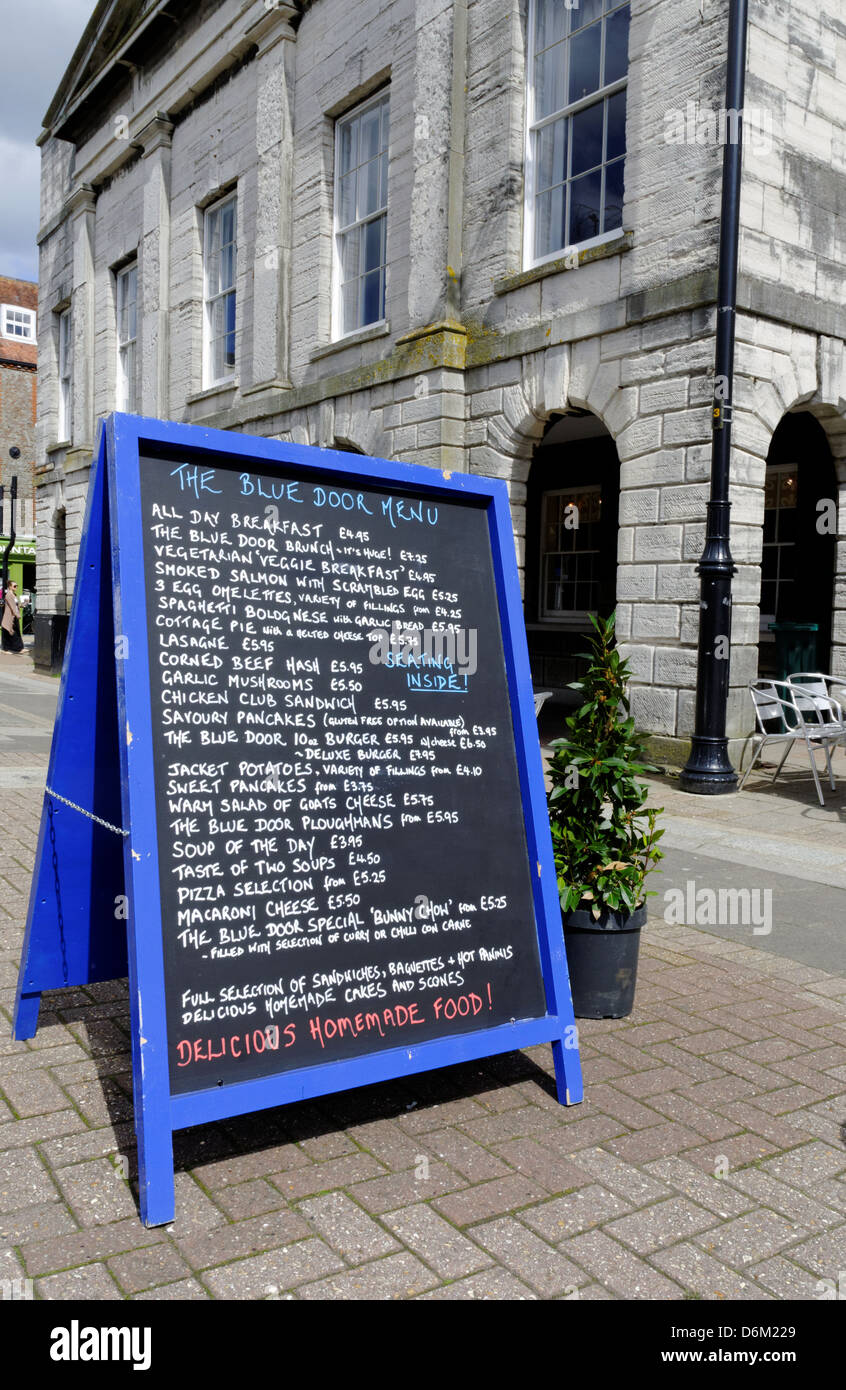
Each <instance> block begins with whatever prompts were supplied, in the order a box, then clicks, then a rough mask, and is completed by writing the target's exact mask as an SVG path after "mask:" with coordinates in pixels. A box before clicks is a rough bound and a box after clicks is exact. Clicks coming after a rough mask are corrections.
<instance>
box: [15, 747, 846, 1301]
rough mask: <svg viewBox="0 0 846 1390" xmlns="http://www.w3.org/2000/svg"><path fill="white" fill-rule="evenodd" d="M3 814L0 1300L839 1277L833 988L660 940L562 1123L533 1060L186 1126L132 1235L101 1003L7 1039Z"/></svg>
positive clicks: (572, 1292)
mask: <svg viewBox="0 0 846 1390" xmlns="http://www.w3.org/2000/svg"><path fill="white" fill-rule="evenodd" d="M7 761H8V765H9V766H14V765H15V761H16V760H15V758H14V757H10V758H9V759H8V760H7ZM33 762H34V759H33V756H32V755H27V758H24V757H23V755H21V765H22V766H23V764H24V763H26V765H27V766H32V765H33ZM24 780H25V779H24ZM3 808H4V821H5V827H6V832H5V835H4V839H3V845H2V854H3V858H2V861H0V1015H2V1018H0V1280H3V1279H19V1278H25V1279H31V1280H32V1281H33V1286H34V1292H35V1296H36V1297H38V1298H42V1299H58V1300H65V1299H73V1300H76V1299H99V1298H106V1299H118V1300H119V1299H124V1298H132V1299H149V1298H156V1299H175V1300H178V1299H209V1298H218V1299H220V1298H222V1299H282V1298H284V1299H417V1298H420V1299H424V1300H425V1299H460V1300H470V1299H486V1300H524V1299H528V1300H531V1299H569V1300H572V1299H581V1298H584V1299H607V1298H623V1299H670V1300H683V1299H699V1298H702V1299H726V1300H732V1299H762V1300H778V1299H781V1298H788V1297H789V1298H798V1299H801V1300H813V1299H814V1298H816V1297H819V1288H818V1282H819V1281H820V1280H823V1279H829V1280H833V1281H836V1280H837V1279H838V1276H839V1275H840V1273H841V1272H842V1271H844V1270H846V1004H845V1003H844V991H843V988H842V985H843V981H842V979H840V978H839V977H834V976H829V975H826V974H825V972H823V971H820V970H814V969H810V968H809V967H807V966H801V965H798V964H795V963H794V962H793V961H790V960H787V959H784V958H782V957H779V956H776V955H773V954H772V953H766V954H765V953H764V952H762V951H759V950H757V949H755V948H754V947H750V946H748V945H746V944H745V943H744V942H743V941H742V940H740V939H738V941H736V942H728V941H725V940H721V939H719V938H717V937H714V936H710V935H707V934H705V933H703V932H701V931H698V930H692V929H690V928H687V927H682V926H672V927H670V926H667V925H665V924H664V922H663V921H661V920H650V923H649V926H648V928H647V930H646V932H645V933H644V940H643V949H642V959H641V977H640V982H639V987H638V997H637V1007H636V1009H635V1012H634V1014H633V1016H632V1017H631V1018H630V1019H626V1020H619V1021H616V1022H614V1021H602V1022H583V1023H582V1024H581V1026H580V1036H581V1045H582V1055H583V1061H584V1069H585V1082H586V1095H587V1099H586V1100H585V1102H584V1103H583V1104H582V1105H580V1106H574V1107H572V1108H570V1109H562V1108H561V1107H559V1106H558V1105H557V1104H556V1103H555V1099H554V1090H553V1085H552V1062H551V1055H550V1050H549V1048H548V1047H538V1048H534V1049H532V1050H530V1051H529V1052H526V1053H518V1054H510V1055H508V1056H504V1057H498V1058H492V1059H490V1060H489V1061H487V1062H484V1063H473V1064H469V1065H464V1066H459V1067H453V1068H450V1069H448V1070H445V1071H443V1072H437V1073H430V1074H428V1075H425V1076H420V1077H409V1078H408V1079H407V1080H397V1081H393V1082H390V1083H384V1084H382V1085H379V1086H372V1087H368V1088H366V1089H364V1090H360V1091H355V1092H349V1093H346V1094H343V1095H338V1096H328V1097H326V1098H324V1099H322V1100H318V1101H309V1102H303V1103H301V1104H297V1105H292V1106H290V1107H285V1108H280V1109H278V1110H274V1111H270V1112H265V1113H263V1114H260V1115H252V1116H244V1117H241V1118H236V1119H233V1120H228V1121H226V1122H221V1123H218V1124H214V1125H207V1126H203V1127H201V1128H198V1129H195V1130H192V1131H188V1132H186V1133H184V1134H181V1135H177V1136H176V1140H175V1148H176V1158H177V1175H176V1188H177V1215H176V1219H175V1221H174V1222H173V1224H172V1225H171V1226H168V1227H166V1228H158V1229H156V1230H152V1231H146V1230H144V1228H143V1227H142V1226H141V1224H140V1221H139V1218H138V1214H137V1204H136V1187H135V1182H136V1161H135V1148H134V1138H133V1131H132V1124H131V1066H130V1056H129V1016H128V1007H127V998H126V987H125V983H123V982H116V983H108V984H103V985H97V986H91V987H89V988H86V989H74V990H64V991H61V992H57V993H55V994H52V995H50V996H48V997H47V999H46V1000H45V1002H44V1005H43V1007H42V1015H41V1027H40V1029H39V1032H38V1034H37V1036H36V1037H35V1038H34V1039H33V1040H31V1041H30V1042H28V1043H14V1042H12V1041H11V1039H10V1029H9V1023H10V1019H11V1009H12V1003H13V998H14V986H15V981H16V977H17V965H18V960H19V954H20V945H21V936H22V927H23V922H24V918H25V914H26V888H27V883H28V876H29V873H30V871H31V867H32V859H33V853H34V846H35V841H36V835H37V822H38V814H39V808H40V795H39V793H38V792H37V791H36V790H34V789H32V788H31V787H30V786H28V785H25V784H24V785H22V786H21V787H20V788H17V789H16V788H14V787H12V788H10V789H8V790H4V792H3ZM740 935H741V933H739V937H740ZM748 939H749V938H748V937H747V940H748ZM0 1288H2V1285H0Z"/></svg>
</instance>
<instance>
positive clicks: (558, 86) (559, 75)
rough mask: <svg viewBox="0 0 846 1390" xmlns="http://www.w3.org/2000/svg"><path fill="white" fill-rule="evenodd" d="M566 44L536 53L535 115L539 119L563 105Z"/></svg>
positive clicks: (558, 109) (549, 114)
mask: <svg viewBox="0 0 846 1390" xmlns="http://www.w3.org/2000/svg"><path fill="white" fill-rule="evenodd" d="M565 61H566V46H565V45H564V44H561V43H560V44H556V46H555V48H548V49H547V50H546V52H545V53H541V54H539V55H538V58H537V60H536V63H535V106H536V109H535V116H536V117H537V119H538V120H541V119H542V118H543V117H544V116H551V115H552V112H553V111H560V109H561V107H562V106H563V105H564V65H565Z"/></svg>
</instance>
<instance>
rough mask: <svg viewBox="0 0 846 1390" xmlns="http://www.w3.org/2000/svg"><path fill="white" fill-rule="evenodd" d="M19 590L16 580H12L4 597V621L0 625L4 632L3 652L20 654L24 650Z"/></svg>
mask: <svg viewBox="0 0 846 1390" xmlns="http://www.w3.org/2000/svg"><path fill="white" fill-rule="evenodd" d="M17 588H18V586H17V584H16V583H15V581H14V579H11V580H10V581H9V583H8V585H7V587H6V592H5V594H4V595H3V621H2V623H0V628H2V630H3V651H4V652H17V653H18V654H20V653H21V652H22V651H23V649H24V641H23V637H22V636H21V612H20V609H19V607H18V597H17Z"/></svg>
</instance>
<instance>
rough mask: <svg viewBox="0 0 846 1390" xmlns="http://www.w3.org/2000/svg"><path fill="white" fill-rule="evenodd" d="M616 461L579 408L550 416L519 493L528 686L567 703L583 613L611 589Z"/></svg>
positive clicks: (585, 623) (604, 435)
mask: <svg viewBox="0 0 846 1390" xmlns="http://www.w3.org/2000/svg"><path fill="white" fill-rule="evenodd" d="M619 495H620V463H619V459H618V457H617V449H616V446H615V444H614V441H613V439H612V438H611V436H610V434H609V433H608V431H607V430H606V428H605V426H604V425H603V424H602V422H601V421H600V420H599V419H598V418H597V417H596V416H595V415H592V414H591V413H590V411H587V410H572V411H568V412H567V413H566V414H565V415H557V416H553V417H552V418H551V419H550V421H549V424H548V426H547V428H546V431H545V433H544V436H543V439H542V440H541V441H540V443H539V444H538V446H537V448H536V450H535V457H534V460H533V462H532V467H531V470H530V473H529V479H528V486H527V494H526V584H525V602H524V607H525V618H526V632H527V637H528V644H529V658H530V662H531V667H532V682H533V684H534V686H535V688H536V689H542V690H548V691H551V692H552V693H553V698H554V699H555V700H556V701H558V702H563V703H573V702H574V700H575V698H576V697H575V695H574V692H573V691H569V690H567V686H568V685H569V683H570V682H571V681H574V680H578V678H579V672H580V670H581V665H582V663H581V662H580V661H579V653H580V652H582V651H583V650H584V634H585V633H587V632H590V631H591V622H590V614H591V613H595V614H598V615H601V616H603V617H607V616H608V615H609V614H610V613H612V612H613V611H614V606H615V603H616V592H617V526H618V510H619Z"/></svg>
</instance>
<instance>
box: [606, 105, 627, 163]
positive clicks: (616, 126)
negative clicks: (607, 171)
mask: <svg viewBox="0 0 846 1390" xmlns="http://www.w3.org/2000/svg"><path fill="white" fill-rule="evenodd" d="M605 105H606V107H607V129H606V132H605V158H606V159H616V158H617V157H618V155H621V154H625V153H626V93H625V92H624V91H623V92H618V93H617V95H616V96H614V97H609V98H608V100H607V102H606V103H605Z"/></svg>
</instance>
